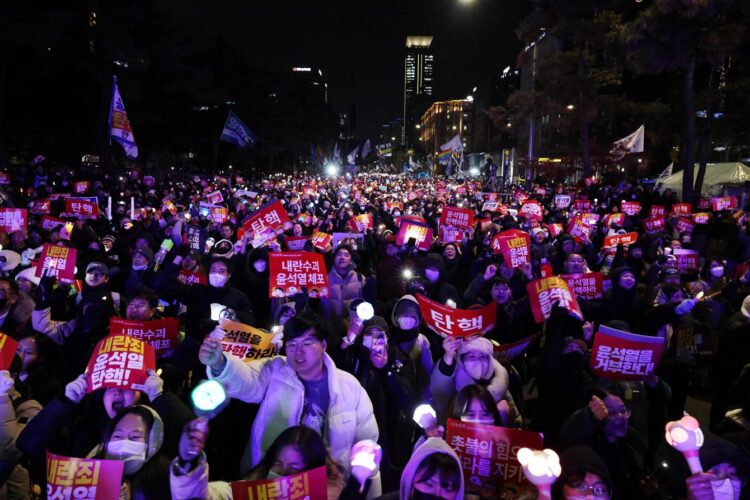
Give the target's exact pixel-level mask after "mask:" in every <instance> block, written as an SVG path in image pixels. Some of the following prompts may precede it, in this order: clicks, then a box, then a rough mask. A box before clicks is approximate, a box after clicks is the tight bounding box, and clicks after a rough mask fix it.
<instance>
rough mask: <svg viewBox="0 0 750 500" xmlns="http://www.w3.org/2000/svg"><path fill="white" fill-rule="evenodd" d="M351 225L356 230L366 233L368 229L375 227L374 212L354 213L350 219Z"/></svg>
mask: <svg viewBox="0 0 750 500" xmlns="http://www.w3.org/2000/svg"><path fill="white" fill-rule="evenodd" d="M349 225H350V226H351V227H352V229H353V230H354V231H357V232H358V233H364V232H365V231H367V230H368V229H372V228H373V222H372V214H359V215H354V216H352V217H351V218H350V219H349Z"/></svg>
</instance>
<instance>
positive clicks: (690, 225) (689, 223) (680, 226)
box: [675, 217, 695, 234]
mask: <svg viewBox="0 0 750 500" xmlns="http://www.w3.org/2000/svg"><path fill="white" fill-rule="evenodd" d="M675 227H676V228H677V230H678V231H679V232H681V233H683V234H691V233H692V232H693V229H695V221H694V220H692V219H686V218H685V217H680V219H679V220H678V221H677V224H676V226H675Z"/></svg>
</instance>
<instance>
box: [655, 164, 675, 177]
mask: <svg viewBox="0 0 750 500" xmlns="http://www.w3.org/2000/svg"><path fill="white" fill-rule="evenodd" d="M673 166H674V163H670V164H669V165H667V168H665V169H664V170H662V171H661V173H660V174H659V177H657V179H661V178H663V177H669V176H670V175H672V167H673Z"/></svg>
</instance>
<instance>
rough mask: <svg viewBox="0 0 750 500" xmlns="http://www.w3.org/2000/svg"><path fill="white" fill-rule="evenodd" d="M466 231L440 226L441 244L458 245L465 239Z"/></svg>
mask: <svg viewBox="0 0 750 500" xmlns="http://www.w3.org/2000/svg"><path fill="white" fill-rule="evenodd" d="M464 235H465V233H464V231H463V230H461V229H458V228H456V227H453V226H440V230H439V231H438V236H439V238H440V242H441V243H456V242H461V241H463V239H464Z"/></svg>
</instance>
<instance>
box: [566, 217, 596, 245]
mask: <svg viewBox="0 0 750 500" xmlns="http://www.w3.org/2000/svg"><path fill="white" fill-rule="evenodd" d="M568 233H570V235H571V236H572V237H573V238H574V239H575V240H576V241H578V242H582V241H585V240H589V239H591V226H589V225H588V224H586V223H584V222H583V221H581V220H580V219H574V220H572V221H570V222H569V223H568Z"/></svg>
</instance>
